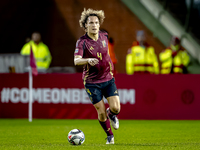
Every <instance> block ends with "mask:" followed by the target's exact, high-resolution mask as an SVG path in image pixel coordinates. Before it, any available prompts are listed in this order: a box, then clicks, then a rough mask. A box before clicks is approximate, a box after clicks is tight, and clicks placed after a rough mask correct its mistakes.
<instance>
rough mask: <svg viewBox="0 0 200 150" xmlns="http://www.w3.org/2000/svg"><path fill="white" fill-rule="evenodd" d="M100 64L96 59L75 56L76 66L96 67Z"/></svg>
mask: <svg viewBox="0 0 200 150" xmlns="http://www.w3.org/2000/svg"><path fill="white" fill-rule="evenodd" d="M98 63H99V60H98V59H96V58H82V56H80V55H76V56H74V64H75V65H86V64H90V65H91V66H94V65H96V64H98Z"/></svg>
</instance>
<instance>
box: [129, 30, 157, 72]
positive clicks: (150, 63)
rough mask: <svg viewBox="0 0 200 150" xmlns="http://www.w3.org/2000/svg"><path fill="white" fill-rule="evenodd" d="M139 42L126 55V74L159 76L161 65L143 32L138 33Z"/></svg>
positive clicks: (134, 43)
mask: <svg viewBox="0 0 200 150" xmlns="http://www.w3.org/2000/svg"><path fill="white" fill-rule="evenodd" d="M136 38H137V41H134V42H133V45H132V47H131V48H130V49H128V54H127V55H126V73H127V74H128V75H132V74H159V65H158V60H157V56H156V54H155V52H154V48H153V47H152V46H150V45H149V44H148V43H147V42H146V37H145V33H144V31H143V30H140V31H138V32H137V37H136Z"/></svg>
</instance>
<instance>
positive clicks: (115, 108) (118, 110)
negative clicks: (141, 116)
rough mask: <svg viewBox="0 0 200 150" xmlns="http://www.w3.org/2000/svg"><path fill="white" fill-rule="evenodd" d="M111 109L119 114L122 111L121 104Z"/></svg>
mask: <svg viewBox="0 0 200 150" xmlns="http://www.w3.org/2000/svg"><path fill="white" fill-rule="evenodd" d="M110 110H111V111H112V112H113V113H114V114H119V112H120V106H119V107H111V108H110Z"/></svg>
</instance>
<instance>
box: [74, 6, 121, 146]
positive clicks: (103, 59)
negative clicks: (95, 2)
mask: <svg viewBox="0 0 200 150" xmlns="http://www.w3.org/2000/svg"><path fill="white" fill-rule="evenodd" d="M104 18H105V16H104V11H102V10H93V9H88V10H86V9H84V11H83V12H82V14H81V18H80V20H79V23H80V27H82V28H83V29H84V30H85V32H86V33H85V35H83V36H82V37H80V38H79V40H78V41H77V43H76V49H75V52H74V64H75V65H84V69H83V83H84V86H85V89H86V92H87V94H88V96H89V98H90V100H91V102H92V104H93V105H94V107H95V108H96V111H97V114H98V120H99V123H100V124H101V126H102V128H103V129H104V131H105V132H106V134H107V142H106V144H114V136H113V132H112V130H111V127H110V122H111V124H112V127H113V128H114V129H115V130H117V129H118V128H119V121H118V119H117V117H116V115H117V114H119V112H120V100H119V95H118V91H117V88H116V85H115V80H114V78H113V73H112V70H113V63H112V61H111V59H110V56H109V54H108V34H107V33H106V32H101V31H100V30H99V28H100V24H102V23H103V20H104ZM103 96H104V97H105V98H106V99H107V101H108V104H109V108H107V110H106V108H105V104H104V101H103ZM108 118H109V119H108Z"/></svg>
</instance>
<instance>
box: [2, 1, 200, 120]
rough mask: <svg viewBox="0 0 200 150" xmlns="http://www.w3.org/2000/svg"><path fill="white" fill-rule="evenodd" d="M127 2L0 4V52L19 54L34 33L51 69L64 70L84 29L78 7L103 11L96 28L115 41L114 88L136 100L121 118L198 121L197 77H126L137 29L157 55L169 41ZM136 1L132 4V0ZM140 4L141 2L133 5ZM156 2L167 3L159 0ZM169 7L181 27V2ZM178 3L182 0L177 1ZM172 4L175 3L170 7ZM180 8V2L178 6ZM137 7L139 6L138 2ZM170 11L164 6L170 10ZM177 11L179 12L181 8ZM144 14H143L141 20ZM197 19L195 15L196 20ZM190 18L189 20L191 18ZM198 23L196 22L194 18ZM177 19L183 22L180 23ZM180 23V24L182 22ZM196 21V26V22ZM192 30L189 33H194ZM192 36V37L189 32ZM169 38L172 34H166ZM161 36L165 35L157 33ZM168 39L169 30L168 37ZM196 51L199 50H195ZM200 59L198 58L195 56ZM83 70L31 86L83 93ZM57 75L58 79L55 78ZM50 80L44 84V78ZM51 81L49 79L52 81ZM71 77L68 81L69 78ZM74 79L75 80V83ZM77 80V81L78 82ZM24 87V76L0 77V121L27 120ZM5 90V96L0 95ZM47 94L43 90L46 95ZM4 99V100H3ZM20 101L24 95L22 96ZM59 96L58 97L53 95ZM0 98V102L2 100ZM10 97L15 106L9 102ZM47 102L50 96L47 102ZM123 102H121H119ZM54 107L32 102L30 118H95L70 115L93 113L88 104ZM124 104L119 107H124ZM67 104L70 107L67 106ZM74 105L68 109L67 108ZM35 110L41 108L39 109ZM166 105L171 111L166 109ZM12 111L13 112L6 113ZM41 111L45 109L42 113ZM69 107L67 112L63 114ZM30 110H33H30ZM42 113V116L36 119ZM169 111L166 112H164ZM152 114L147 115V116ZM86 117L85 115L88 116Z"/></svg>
mask: <svg viewBox="0 0 200 150" xmlns="http://www.w3.org/2000/svg"><path fill="white" fill-rule="evenodd" d="M131 2H133V1H131V0H122V1H120V0H109V1H106V0H95V1H91V0H66V1H63V0H41V1H39V0H28V1H26V0H18V1H15V0H11V1H6V0H2V1H0V11H1V13H0V15H1V16H0V17H1V28H0V33H1V37H0V42H1V44H0V53H1V54H5V53H6V54H7V53H19V52H20V50H21V48H22V46H23V45H24V43H25V39H26V38H27V37H30V36H31V33H32V32H33V31H39V32H41V34H42V39H43V42H44V43H45V44H47V45H48V47H49V49H50V52H51V54H52V58H53V59H52V63H51V67H57V66H59V67H65V66H73V53H74V47H75V43H76V40H77V39H78V38H79V37H80V36H81V35H83V34H84V32H83V30H82V29H81V28H80V27H79V23H78V21H79V18H80V14H81V12H82V11H83V8H93V9H102V10H104V11H105V15H106V19H105V22H104V24H103V25H102V26H101V28H102V29H106V30H107V31H108V32H109V35H110V36H111V37H113V38H114V41H115V52H116V56H117V59H118V63H117V65H116V69H117V70H118V73H119V74H117V75H116V84H117V86H118V88H119V89H122V90H130V89H134V90H135V95H132V98H134V99H135V102H134V104H131V103H130V102H127V103H125V104H122V108H123V107H124V108H128V109H122V112H121V116H120V115H119V118H120V117H121V118H120V119H200V115H199V111H198V108H199V105H200V101H199V100H200V98H199V94H198V90H197V89H199V88H200V87H199V85H200V84H199V83H200V82H199V75H168V76H162V75H158V76H154V75H150V76H148V75H143V76H135V75H133V76H127V75H125V57H126V54H127V50H128V48H129V47H131V45H132V42H133V41H134V40H135V34H136V31H137V30H144V31H145V32H146V34H147V39H148V43H149V44H150V45H152V46H153V47H154V48H155V51H156V54H157V55H158V54H159V53H160V52H161V51H162V50H163V49H164V48H165V47H166V46H167V44H166V43H169V40H170V39H169V38H168V39H167V38H166V39H167V40H165V42H163V41H162V42H161V40H159V38H158V37H159V36H157V34H155V33H154V32H152V30H150V29H149V28H148V27H149V26H148V24H150V25H151V24H152V22H150V21H149V22H148V24H144V22H143V21H141V20H142V18H139V17H138V15H136V13H134V12H133V11H132V10H131V9H130V8H129V6H128V5H127V4H129V3H130V4H131ZM134 2H136V1H134ZM137 2H138V3H140V1H137ZM157 2H159V3H161V4H162V3H164V2H166V1H164V0H163V1H162V0H159V1H157ZM168 2H169V3H168V5H171V6H173V7H174V8H176V9H177V10H178V11H171V12H172V16H174V17H175V18H176V17H177V16H178V15H173V14H179V16H178V18H176V19H177V20H178V22H179V23H180V25H182V26H184V25H185V24H184V23H185V22H186V21H182V20H184V19H183V16H182V18H181V17H180V14H181V13H182V14H184V13H183V12H185V11H186V12H185V14H184V15H185V18H186V16H187V14H188V13H187V12H188V11H187V10H186V9H185V7H183V6H182V5H178V4H180V3H181V1H176V2H174V3H173V2H171V1H168ZM182 2H183V1H182ZM173 4H174V5H173ZM181 4H182V3H181ZM140 5H141V4H140ZM170 8H171V7H167V10H170ZM180 8H182V9H180ZM145 17H146V16H144V18H145ZM195 17H197V16H195ZM190 19H191V20H192V19H193V18H190ZM195 19H196V20H198V18H195ZM181 21H182V22H181ZM183 22H184V23H183ZM196 23H197V22H196ZM192 25H193V24H192V23H191V24H190V25H189V26H187V27H188V28H189V29H188V28H186V31H187V32H188V33H190V34H191V35H192V37H193V39H194V40H195V41H196V42H197V43H198V42H199V38H198V32H195V27H194V26H192ZM193 30H194V31H193ZM194 33H196V35H195V34H194ZM171 35H172V34H171ZM162 36H163V37H165V36H166V35H164V34H163V35H162ZM167 36H169V32H168V33H167ZM197 51H199V49H197ZM199 56H200V55H199ZM191 60H192V62H193V64H194V65H193V64H191V66H195V67H193V68H194V72H195V71H196V72H198V70H199V60H198V58H193V55H192V54H191ZM81 70H82V67H76V71H77V73H75V74H72V76H71V74H55V73H54V74H46V75H38V76H37V77H34V84H33V86H34V88H35V89H38V88H49V89H54V88H58V89H62V88H64V89H74V88H75V89H82V88H83V85H82V81H81V75H80V73H79V72H81ZM60 76H61V77H60ZM46 79H49V80H46ZM52 79H54V80H52ZM69 79H73V80H69ZM75 81H76V82H75ZM77 81H79V82H77ZM74 82H75V83H74ZM27 87H28V75H27V74H6V73H2V74H0V91H1V103H0V117H1V118H26V117H27V116H28V113H27V114H26V113H25V112H28V111H27V109H28V104H27V102H26V103H25V104H24V103H22V102H21V100H20V98H21V96H20V95H19V94H20V93H19V90H14V92H13V90H12V89H13V88H16V89H20V91H21V89H23V88H27ZM5 90H6V91H7V93H6V94H5V93H4V91H5ZM49 94H51V93H50V92H47V97H48V96H49ZM5 95H6V96H7V97H8V98H7V100H6V101H4V100H5V99H4V98H5ZM23 96H24V97H25V98H26V96H27V93H25V94H24V95H23ZM54 96H58V95H54ZM2 97H3V98H2ZM12 98H14V102H13V100H12ZM47 99H48V100H49V101H51V98H50V97H48V98H47ZM122 101H124V99H122ZM69 104H70V102H69V103H68V102H66V103H65V104H62V103H59V104H54V103H52V101H51V102H50V104H47V103H42V104H39V103H37V102H35V103H34V105H35V106H34V107H36V109H34V107H33V112H34V114H33V117H34V118H73V119H77V118H87V119H88V118H89V119H94V118H95V116H92V117H91V116H87V115H85V116H86V117H80V116H78V115H72V116H73V117H69V116H70V115H69V114H70V113H71V114H81V113H80V109H78V110H75V111H76V112H74V111H70V108H74V107H77V108H85V109H87V108H90V109H91V113H95V110H94V109H93V108H92V105H89V106H88V105H87V104H82V103H78V104H70V105H69ZM123 105H124V106H123ZM69 106H70V107H69ZM72 106H73V107H72ZM38 107H40V108H38ZM169 107H170V108H169ZM11 108H12V109H11ZM44 108H45V109H44ZM68 109H69V111H68ZM35 110H38V111H36V112H35ZM39 110H40V111H41V112H42V111H44V110H45V112H46V113H47V114H46V115H41V114H42V113H40V112H39ZM59 110H61V112H57V113H58V114H60V115H58V116H55V115H54V116H51V115H50V114H52V112H56V111H59ZM169 110H170V112H171V113H170V112H169ZM127 111H132V112H131V114H134V115H133V116H132V117H131V116H130V117H127V118H126V117H124V115H123V114H125V113H126V112H127ZM149 112H150V113H152V114H149ZM88 113H89V112H88Z"/></svg>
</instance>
